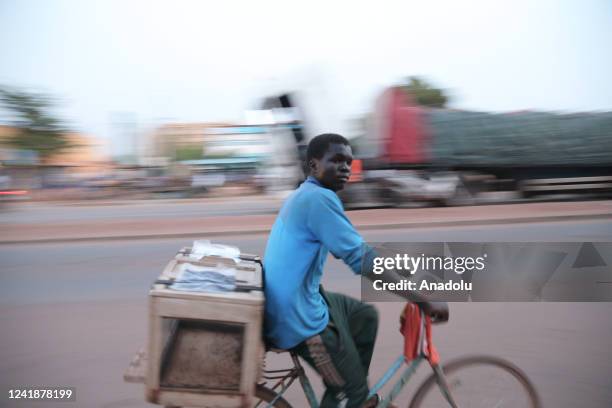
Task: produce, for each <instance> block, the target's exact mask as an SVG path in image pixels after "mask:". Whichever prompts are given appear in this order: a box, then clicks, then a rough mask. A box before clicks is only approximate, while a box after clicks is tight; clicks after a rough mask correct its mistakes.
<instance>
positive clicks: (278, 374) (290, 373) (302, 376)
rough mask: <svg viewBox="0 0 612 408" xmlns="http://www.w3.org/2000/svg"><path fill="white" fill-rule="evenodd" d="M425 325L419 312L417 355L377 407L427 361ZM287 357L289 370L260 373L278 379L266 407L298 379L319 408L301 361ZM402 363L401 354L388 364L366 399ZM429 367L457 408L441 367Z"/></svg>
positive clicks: (313, 405)
mask: <svg viewBox="0 0 612 408" xmlns="http://www.w3.org/2000/svg"><path fill="white" fill-rule="evenodd" d="M424 322H425V315H424V314H423V312H422V311H421V325H422V326H423V327H422V330H421V336H420V338H419V345H420V346H419V347H420V352H419V355H418V356H417V357H416V358H415V359H414V360H412V361H410V362H409V363H408V364H407V367H406V368H405V369H404V372H403V373H402V375H401V376H400V377H399V378H398V380H397V381H396V382H395V384H394V385H393V388H392V389H391V391H390V392H389V394H388V396H387V397H386V398H381V399H380V401H379V402H378V404H377V405H376V408H386V407H387V406H388V405H389V403H390V402H391V401H393V400H394V399H395V398H396V397H397V396H398V395H399V394H400V392H401V391H402V389H403V388H404V386H405V385H406V383H407V382H408V380H410V377H412V375H413V374H414V373H415V371H416V370H417V368H418V367H419V365H420V364H421V363H422V362H423V360H427V358H426V357H425V354H424V351H423V343H424V341H425V336H424V335H423V333H424V324H425V323H424ZM290 354H291V360H292V361H293V365H294V366H293V368H288V369H283V370H264V372H263V377H264V378H265V379H268V380H273V379H277V380H278V381H277V383H276V384H274V385H273V386H272V390H273V391H275V392H276V393H277V396H276V398H274V400H272V401H271V402H270V403H269V404H268V405H267V407H272V406H273V404H274V403H275V402H276V401H277V400H278V398H280V397H281V396H282V395H283V394H284V393H285V391H286V390H287V389H288V388H289V386H291V384H293V382H294V381H295V379H296V378H297V379H299V380H300V384H301V386H302V389H303V390H304V395H305V396H306V399H307V400H308V404H309V405H310V407H311V408H319V403H318V401H317V397H316V395H315V392H314V390H313V389H312V385H311V384H310V380H309V379H308V377H307V376H306V372H305V371H304V367H302V363H300V360H299V358H298V356H297V355H296V354H295V353H293V352H290ZM405 364H406V358H405V357H404V355H403V354H402V355H401V356H399V357H398V358H397V359H396V360H395V362H394V363H393V364H392V365H391V367H389V369H388V370H387V371H386V372H385V373H384V374H383V376H382V378H381V379H380V380H379V381H378V382H377V383H376V385H374V386H373V387H372V388H371V389H370V392H369V393H368V397H367V398H371V397H372V396H374V395H375V394H377V393H378V391H380V390H381V389H382V388H383V387H384V386H385V385H386V384H387V383H388V382H389V381H390V380H391V379H392V378H393V377H394V376H395V375H396V374H397V372H398V371H399V370H400V369H401V368H402V366H404V365H405ZM431 367H432V369H433V371H434V373H435V375H436V378H437V382H438V386H439V387H440V391H442V395H443V396H444V398H445V399H446V401H448V403H449V405H450V406H451V408H457V403H456V402H455V400H454V398H453V396H452V394H451V392H450V387H449V386H448V382H447V381H446V377H445V376H444V372H443V371H442V368H441V367H440V366H439V365H432V366H431ZM279 387H280V390H279V391H277V388H279Z"/></svg>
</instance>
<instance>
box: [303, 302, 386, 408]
mask: <svg viewBox="0 0 612 408" xmlns="http://www.w3.org/2000/svg"><path fill="white" fill-rule="evenodd" d="M321 294H322V295H323V297H324V298H325V300H326V302H327V305H328V307H329V315H330V321H329V324H328V325H327V327H326V328H325V329H324V330H323V331H322V332H321V333H319V334H317V335H316V336H313V337H311V338H309V339H307V340H306V341H304V342H302V343H300V344H299V345H297V346H296V347H295V348H294V351H295V352H296V353H297V354H298V355H299V356H300V357H302V358H303V359H304V360H305V361H306V362H307V363H308V364H309V365H311V366H312V367H313V368H314V369H315V370H316V371H317V372H318V373H319V374H320V375H321V377H322V378H323V382H324V383H325V386H326V387H327V388H326V390H325V394H324V395H323V399H322V400H321V408H328V407H337V406H338V405H339V404H340V401H342V400H343V399H344V398H346V399H347V404H346V407H347V408H357V407H360V406H361V405H362V404H363V403H364V401H365V400H366V397H367V395H368V390H369V388H368V370H369V368H370V361H371V360H372V353H373V351H374V343H375V342H376V332H377V330H378V312H377V311H376V309H375V308H374V307H373V306H371V305H368V304H365V303H362V302H360V301H358V300H356V299H353V298H350V297H348V296H345V295H342V294H339V293H332V292H323V290H321Z"/></svg>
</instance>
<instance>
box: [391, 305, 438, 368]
mask: <svg viewBox="0 0 612 408" xmlns="http://www.w3.org/2000/svg"><path fill="white" fill-rule="evenodd" d="M421 316H422V313H421V309H419V307H418V306H417V305H416V304H414V303H408V304H406V307H404V311H403V312H402V315H401V317H400V322H401V324H400V333H402V335H403V336H404V357H405V358H406V361H407V362H410V361H412V360H414V359H415V358H416V357H418V356H419V355H424V356H425V358H427V360H429V363H430V364H431V365H438V364H439V363H440V356H439V355H438V351H437V350H436V348H435V347H434V345H433V342H432V341H431V318H430V317H429V316H425V321H424V322H423V321H422V318H421Z"/></svg>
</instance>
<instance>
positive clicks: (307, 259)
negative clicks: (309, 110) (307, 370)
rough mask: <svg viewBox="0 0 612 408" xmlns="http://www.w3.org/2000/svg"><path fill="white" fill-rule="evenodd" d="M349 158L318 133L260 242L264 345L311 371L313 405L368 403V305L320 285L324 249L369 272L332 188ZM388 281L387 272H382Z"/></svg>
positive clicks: (342, 145) (438, 313) (437, 311)
mask: <svg viewBox="0 0 612 408" xmlns="http://www.w3.org/2000/svg"><path fill="white" fill-rule="evenodd" d="M352 160H353V156H352V151H351V147H350V145H349V143H348V141H347V140H346V139H345V138H344V137H342V136H340V135H337V134H330V133H328V134H322V135H319V136H317V137H315V138H314V139H312V140H311V141H310V143H309V145H308V149H307V156H306V163H307V165H308V169H309V172H310V174H309V176H308V178H307V179H306V181H305V182H304V183H302V185H301V186H300V187H299V188H298V189H297V190H296V191H294V192H293V193H292V194H291V196H289V197H288V198H287V200H286V201H285V203H284V204H283V206H282V208H281V209H280V212H279V214H278V216H277V218H276V221H275V223H274V226H273V227H272V230H271V232H270V236H269V239H268V244H267V247H266V252H265V257H264V266H265V270H266V274H265V294H266V311H265V328H264V330H265V336H266V340H267V342H268V343H269V345H271V346H273V347H277V348H282V349H292V350H294V351H295V352H296V353H297V354H298V355H299V356H301V357H302V358H303V359H304V360H306V361H307V362H308V363H309V364H310V365H312V366H313V368H315V369H316V370H317V372H318V373H319V374H320V375H321V376H322V378H323V381H324V383H325V385H326V387H327V388H326V391H325V394H324V395H323V399H322V401H321V407H323V408H325V407H335V406H338V404H339V403H340V401H341V400H342V399H344V398H346V399H347V404H346V407H348V408H353V407H361V406H364V403H365V406H369V405H375V403H376V400H373V401H367V402H366V397H367V395H368V383H367V376H368V370H369V367H370V361H371V359H372V353H373V350H374V343H375V340H376V332H377V329H378V314H377V312H376V310H375V309H374V307H372V306H371V305H367V304H365V303H362V302H360V301H358V300H356V299H352V298H350V297H348V296H345V295H342V294H338V293H331V292H324V291H323V289H322V288H321V287H320V282H321V278H322V275H323V266H324V265H325V261H326V259H327V255H328V253H330V252H331V254H332V255H334V257H336V258H338V259H342V260H343V261H344V263H346V264H347V265H348V266H349V267H350V268H351V270H352V271H353V272H354V273H356V274H361V273H362V268H363V272H364V273H365V274H366V275H369V274H371V269H372V265H371V259H373V258H374V256H375V255H374V251H373V250H372V249H371V248H369V247H368V246H367V245H365V243H364V240H363V238H362V237H361V235H359V233H358V232H357V231H356V230H355V228H354V227H353V225H352V224H351V222H350V221H349V220H348V218H347V217H346V215H345V214H344V209H343V207H342V203H341V201H340V199H339V198H338V196H337V195H336V191H339V190H341V189H342V188H343V187H344V185H345V184H346V182H347V181H348V179H349V176H350V171H351V163H352ZM390 278H391V279H393V277H390ZM406 295H407V296H408V297H409V300H411V301H415V302H421V303H420V306H421V308H422V309H423V310H424V311H425V313H426V314H428V315H430V316H435V317H436V319H437V320H447V319H448V307H447V305H446V304H445V303H440V302H427V301H426V299H423V298H421V297H420V296H419V295H417V294H412V293H410V292H409V293H407V294H406Z"/></svg>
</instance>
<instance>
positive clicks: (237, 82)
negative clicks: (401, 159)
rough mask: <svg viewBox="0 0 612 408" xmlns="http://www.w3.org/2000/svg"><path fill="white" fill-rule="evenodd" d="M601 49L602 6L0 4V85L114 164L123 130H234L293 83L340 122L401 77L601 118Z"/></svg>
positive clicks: (554, 2)
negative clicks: (222, 126)
mask: <svg viewBox="0 0 612 408" xmlns="http://www.w3.org/2000/svg"><path fill="white" fill-rule="evenodd" d="M610 44H612V1H609V0H585V1H575V0H567V1H566V0H541V1H539V0H536V1H533V0H531V1H528V0H515V1H491V0H488V1H484V0H483V1H460V2H457V1H450V0H449V1H441V0H432V1H420V2H413V1H408V0H404V1H397V2H396V1H393V2H391V1H384V0H378V1H357V0H353V1H329V0H324V1H318V0H310V1H299V2H298V1H289V0H285V1H272V0H270V1H268V0H258V1H232V0H228V1H206V0H197V1H180V0H172V1H151V0H129V1H115V0H99V1H93V0H73V1H71V0H65V1H59V0H47V1H42V0H41V1H34V0H0V55H1V56H2V63H1V64H0V84H2V85H5V86H12V87H20V88H23V89H27V90H34V91H41V92H46V93H49V94H52V95H54V96H56V97H57V98H58V101H59V109H58V114H60V115H61V116H62V117H63V118H65V119H66V121H67V122H68V123H69V124H70V125H71V126H72V127H73V128H74V129H76V130H78V131H81V132H84V133H86V134H89V135H92V136H94V137H96V138H97V139H99V140H101V141H104V143H105V144H106V146H107V147H106V148H107V149H108V151H109V152H111V153H112V154H121V153H125V152H126V149H127V150H129V148H130V144H126V143H123V142H121V141H120V138H121V132H122V131H124V130H125V129H124V128H121V127H118V125H117V123H119V122H130V123H131V124H132V125H133V127H134V128H137V129H139V130H140V131H143V132H144V131H146V130H147V129H150V128H153V127H155V126H157V125H159V124H161V123H166V122H205V121H215V122H216V121H230V122H240V121H242V120H243V119H244V112H245V110H247V109H253V108H255V107H257V103H258V101H259V100H260V99H261V98H263V97H265V96H268V95H270V94H272V93H274V92H279V91H287V90H295V89H298V90H301V89H308V90H309V95H312V100H313V101H315V103H319V102H320V106H322V107H324V109H325V111H326V112H327V114H328V116H329V117H333V118H334V120H344V119H346V118H352V117H356V116H358V115H361V114H364V113H367V112H369V111H370V110H371V108H372V105H373V102H374V100H375V98H376V96H377V95H378V94H380V92H381V91H382V90H383V89H384V88H385V87H387V86H390V85H393V84H397V83H399V82H400V81H402V80H403V79H404V78H406V77H407V76H409V75H422V76H424V77H426V78H428V79H429V80H430V81H431V82H432V83H433V84H434V85H436V86H439V87H442V88H445V89H447V91H448V93H449V94H450V95H451V97H452V100H451V106H452V107H455V108H460V109H474V110H484V111H512V110H522V109H539V110H561V111H584V110H612V78H611V76H610V73H611V72H612V52H610V50H611V49H612V48H611V46H610ZM122 129H123V130H122Z"/></svg>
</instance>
